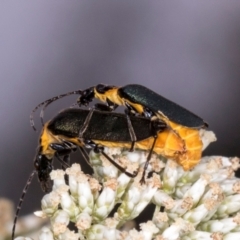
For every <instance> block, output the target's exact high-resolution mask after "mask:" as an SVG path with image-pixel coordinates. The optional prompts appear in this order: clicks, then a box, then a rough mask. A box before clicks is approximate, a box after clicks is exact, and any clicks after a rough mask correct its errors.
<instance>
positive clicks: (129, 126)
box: [125, 109, 137, 152]
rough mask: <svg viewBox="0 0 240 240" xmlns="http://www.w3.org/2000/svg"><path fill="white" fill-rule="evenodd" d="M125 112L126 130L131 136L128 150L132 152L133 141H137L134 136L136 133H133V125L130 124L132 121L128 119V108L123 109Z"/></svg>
mask: <svg viewBox="0 0 240 240" xmlns="http://www.w3.org/2000/svg"><path fill="white" fill-rule="evenodd" d="M125 114H126V117H127V125H128V131H129V134H130V137H131V142H132V144H131V148H130V150H129V152H133V150H134V145H135V142H136V141H137V137H136V134H135V132H134V129H133V126H132V122H131V119H130V112H129V110H128V109H125Z"/></svg>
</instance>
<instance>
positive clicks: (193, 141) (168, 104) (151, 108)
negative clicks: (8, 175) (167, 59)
mask: <svg viewBox="0 0 240 240" xmlns="http://www.w3.org/2000/svg"><path fill="white" fill-rule="evenodd" d="M72 94H78V95H80V97H79V98H78V100H77V103H78V105H79V106H82V105H84V106H88V104H89V103H90V102H91V101H92V100H93V99H94V98H96V99H99V100H100V101H102V102H104V103H106V105H103V104H96V105H95V108H96V109H99V110H103V111H113V110H115V109H116V108H117V107H118V106H119V105H123V106H125V107H126V116H127V120H128V126H127V128H128V130H129V132H130V135H131V141H132V142H133V144H132V146H131V150H133V147H134V143H135V142H136V140H137V138H136V136H135V132H136V131H134V130H133V128H132V126H131V121H129V116H131V115H132V114H133V115H136V116H144V117H146V118H150V119H155V118H157V119H159V120H160V121H162V122H164V123H165V125H166V127H168V128H170V129H172V130H173V131H174V132H175V133H176V134H178V135H179V137H180V138H181V139H182V140H183V141H184V143H185V152H186V154H185V155H182V157H181V160H179V161H178V163H179V164H180V165H181V166H182V167H183V168H184V170H189V169H191V168H192V167H194V166H195V165H196V164H197V163H198V161H199V159H200V157H201V152H202V142H201V139H200V136H199V129H202V128H205V127H207V123H206V122H204V121H203V119H201V118H200V117H198V116H196V115H195V114H193V113H191V112H190V111H188V110H186V109H185V108H183V107H181V106H179V105H177V104H176V103H174V102H172V101H170V100H168V99H166V98H164V97H162V96H160V95H158V94H157V93H155V92H153V91H152V90H150V89H148V88H146V87H144V86H141V85H136V84H132V85H127V86H125V87H120V88H119V87H115V86H108V85H103V84H99V85H97V86H95V87H90V88H88V89H86V90H84V91H82V90H77V91H73V92H69V93H66V94H63V95H59V96H57V97H54V98H51V99H49V100H46V101H45V102H43V103H41V104H39V105H38V106H37V107H36V108H35V109H34V110H33V112H32V114H31V116H30V121H31V125H32V126H33V128H34V122H33V113H34V112H35V111H36V110H37V109H38V108H39V107H41V106H43V109H42V111H41V114H40V115H41V119H42V117H43V111H44V109H45V108H46V107H47V106H48V105H49V104H50V103H52V102H53V101H55V100H57V99H60V98H62V97H65V96H68V95H72ZM109 114H110V113H109ZM42 122H43V120H42ZM137 131H139V130H137ZM103 136H104V133H103V134H102V137H103ZM193 145H194V147H195V151H193V149H194V148H193Z"/></svg>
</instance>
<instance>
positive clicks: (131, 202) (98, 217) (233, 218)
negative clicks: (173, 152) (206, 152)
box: [18, 148, 240, 240]
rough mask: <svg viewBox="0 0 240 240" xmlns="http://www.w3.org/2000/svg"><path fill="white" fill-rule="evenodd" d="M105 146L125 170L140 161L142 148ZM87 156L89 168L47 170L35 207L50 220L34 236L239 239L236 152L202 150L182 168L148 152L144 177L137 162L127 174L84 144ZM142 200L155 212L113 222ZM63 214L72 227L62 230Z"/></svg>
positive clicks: (44, 239) (61, 239)
mask: <svg viewBox="0 0 240 240" xmlns="http://www.w3.org/2000/svg"><path fill="white" fill-rule="evenodd" d="M105 152H106V153H107V154H108V155H109V156H110V157H112V158H113V159H114V160H116V162H118V163H119V164H121V166H124V167H126V168H127V169H128V171H129V172H134V171H136V170H138V168H139V166H143V164H144V163H145V161H146V156H147V152H144V151H134V152H128V151H127V150H126V151H124V150H123V149H118V148H111V149H107V148H105ZM90 159H91V165H92V166H93V169H94V175H93V176H89V175H86V174H84V173H83V172H82V171H81V169H80V165H79V164H73V165H72V166H71V167H70V168H68V169H67V170H66V171H65V172H64V171H62V170H55V171H52V173H51V178H52V179H53V182H54V184H53V190H52V192H51V193H49V194H46V195H45V196H44V197H43V199H42V211H39V212H36V213H35V214H36V215H37V216H40V217H49V218H50V222H51V227H50V228H46V227H45V228H43V229H42V231H41V233H40V236H39V239H40V240H53V239H58V240H66V239H68V240H75V239H76V240H77V239H89V240H92V239H97V240H98V239H109V240H110V239H111V240H114V239H119V240H122V239H126V240H133V239H134V240H135V239H138V240H145V239H146V240H148V239H156V240H179V239H181V240H190V239H191V240H193V239H195V240H196V239H197V240H201V239H204V240H208V239H214V240H236V239H240V214H239V213H238V212H239V210H240V180H238V179H237V178H236V177H235V176H234V173H235V171H236V170H237V169H238V168H239V159H238V158H227V157H220V156H213V157H203V158H202V159H201V161H200V163H199V164H198V165H197V166H196V167H195V168H194V169H193V170H192V171H188V172H185V171H184V170H183V169H182V168H181V167H180V166H178V165H177V164H176V163H175V162H174V161H172V160H167V159H163V158H162V157H160V156H158V155H155V154H154V155H153V156H152V159H151V161H150V164H149V167H148V169H147V173H149V172H151V171H152V170H153V169H154V173H153V174H152V175H151V176H150V177H148V178H147V179H146V181H145V184H140V183H139V181H140V179H141V176H142V170H141V168H140V170H139V174H138V176H137V177H136V178H134V179H132V178H130V177H128V176H127V175H126V174H124V173H122V172H120V171H118V169H116V168H115V167H114V166H113V165H112V164H110V163H109V161H108V160H107V159H105V157H103V156H102V155H100V154H96V153H94V152H91V153H90ZM65 175H67V176H68V178H69V184H68V185H66V183H65V179H64V176H65ZM150 203H154V204H155V206H156V207H155V212H154V214H153V216H149V221H147V222H145V223H142V224H140V226H139V227H140V228H139V229H140V230H136V229H131V230H129V231H125V230H121V229H122V228H121V227H122V226H124V224H126V223H127V222H128V221H129V220H132V219H135V218H136V217H137V216H138V215H139V214H140V213H141V212H142V211H143V209H144V208H145V207H146V206H147V205H148V204H150ZM116 206H118V207H117V208H116ZM115 208H116V210H115V212H114V213H112V211H113V209H115ZM110 213H111V216H112V217H110ZM70 222H72V223H74V225H75V229H76V230H75V231H71V230H70V228H69V224H70ZM18 239H27V238H18Z"/></svg>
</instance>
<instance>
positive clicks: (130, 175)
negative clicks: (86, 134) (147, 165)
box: [85, 140, 137, 178]
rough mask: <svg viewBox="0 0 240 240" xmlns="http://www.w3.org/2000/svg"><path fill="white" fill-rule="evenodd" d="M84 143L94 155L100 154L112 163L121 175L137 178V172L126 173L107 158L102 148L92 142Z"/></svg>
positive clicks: (86, 141)
mask: <svg viewBox="0 0 240 240" xmlns="http://www.w3.org/2000/svg"><path fill="white" fill-rule="evenodd" d="M85 143H86V145H87V146H89V147H91V148H92V149H93V151H94V152H95V153H101V154H102V155H103V156H104V157H105V158H107V160H108V161H109V162H110V163H112V165H114V166H115V167H116V168H117V169H118V170H119V171H121V172H122V173H125V174H126V175H127V176H128V177H131V178H134V177H136V176H137V171H135V172H133V173H130V172H128V171H127V170H126V169H125V168H123V167H122V166H120V165H119V164H118V163H116V162H115V161H114V160H113V159H112V158H111V157H109V156H108V155H107V154H106V153H105V152H104V147H103V146H100V145H98V144H96V143H94V142H93V141H92V140H85Z"/></svg>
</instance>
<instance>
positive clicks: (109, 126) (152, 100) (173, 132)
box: [12, 84, 207, 238]
mask: <svg viewBox="0 0 240 240" xmlns="http://www.w3.org/2000/svg"><path fill="white" fill-rule="evenodd" d="M71 94H79V95H80V97H79V99H78V101H77V103H78V104H79V106H82V105H84V106H87V105H88V104H89V103H90V102H91V101H92V100H93V99H94V98H97V99H99V100H100V101H102V102H105V103H107V105H103V104H97V105H96V106H95V108H96V109H98V110H101V111H98V110H95V109H92V110H91V111H89V110H83V109H67V110H65V111H62V112H61V113H59V114H58V115H57V116H56V117H55V118H53V119H52V120H51V121H49V122H48V123H46V124H44V126H43V130H42V133H41V136H40V142H39V148H38V151H37V156H36V158H35V161H34V165H35V170H34V171H33V173H32V174H31V176H30V178H29V180H28V182H27V184H26V187H25V188H24V191H23V195H22V198H21V199H20V203H19V206H18V209H17V213H16V217H15V220H14V227H13V233H12V238H14V230H15V225H16V221H17V216H18V212H19V210H20V207H21V204H22V201H23V197H24V195H25V193H26V190H27V188H28V186H29V184H30V182H31V179H32V178H33V175H34V174H35V173H37V174H38V179H39V181H40V183H41V186H42V189H43V191H44V192H48V191H49V190H50V188H51V182H50V177H49V174H50V172H51V171H52V160H53V158H54V157H56V158H58V159H59V161H60V162H61V163H62V165H63V166H65V167H67V166H68V162H69V160H68V159H69V154H70V153H71V152H72V151H75V150H76V149H77V147H79V148H80V150H81V152H82V154H83V156H84V157H85V158H87V157H88V156H87V153H86V151H85V149H84V147H87V148H92V149H94V150H95V151H96V152H100V153H101V154H103V155H104V156H105V157H106V158H107V159H108V160H109V161H110V162H111V163H112V164H114V165H115V166H116V167H117V168H118V169H120V170H121V171H122V172H124V173H126V174H127V175H128V176H130V177H134V176H135V175H136V172H134V173H129V172H128V171H127V170H126V169H124V168H122V167H121V166H120V165H118V164H117V163H116V162H114V160H113V159H111V158H110V157H109V156H108V155H106V154H105V152H104V147H126V148H128V149H130V150H133V148H134V147H135V148H138V149H142V150H149V154H148V157H147V161H146V163H145V165H144V173H143V176H142V180H141V181H142V182H143V181H144V178H145V171H146V168H147V165H148V162H149V160H150V158H151V155H152V153H153V152H155V153H157V154H161V155H163V156H165V157H169V158H172V159H175V160H176V161H177V162H178V163H179V164H180V165H181V166H182V167H183V168H184V169H185V170H189V169H191V168H192V167H194V166H195V165H196V164H197V163H198V161H199V159H200V157H201V153H202V142H201V138H200V135H199V129H201V128H204V127H206V126H207V124H206V123H205V122H204V121H203V120H202V119H201V118H199V117H198V116H196V115H195V114H193V113H191V112H189V111H188V110H186V109H184V108H182V107H180V106H179V105H177V104H175V103H173V102H171V101H169V100H167V99H165V98H164V97H162V96H160V95H158V94H156V93H155V92H153V91H151V90H149V89H147V88H145V87H144V86H140V85H127V86H125V87H121V88H118V87H114V86H106V85H102V84H99V85H97V86H95V87H91V88H89V89H86V90H84V91H82V90H77V91H73V92H69V93H67V94H63V95H59V96H57V97H54V98H51V99H49V100H47V101H45V102H43V103H41V104H39V105H38V106H37V107H36V108H35V109H34V110H33V112H32V114H31V116H30V119H31V125H32V126H33V128H34V123H33V117H32V115H33V113H34V112H35V111H36V110H37V109H38V108H39V107H40V106H43V110H42V111H41V119H42V118H43V111H44V109H45V108H46V107H47V106H48V105H49V104H50V103H52V102H53V101H55V100H57V99H60V98H62V97H65V96H68V95H71ZM119 105H123V106H125V107H126V109H127V110H126V115H124V114H118V113H111V112H109V111H113V110H115V109H116V108H117V107H118V106H119ZM134 115H136V116H134ZM61 156H63V159H62V158H61Z"/></svg>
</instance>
